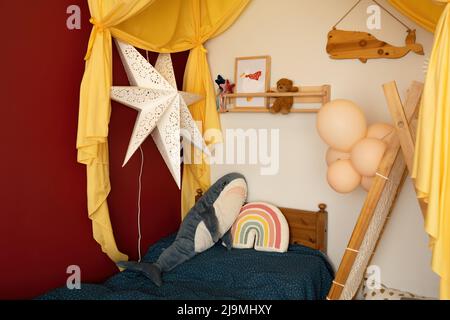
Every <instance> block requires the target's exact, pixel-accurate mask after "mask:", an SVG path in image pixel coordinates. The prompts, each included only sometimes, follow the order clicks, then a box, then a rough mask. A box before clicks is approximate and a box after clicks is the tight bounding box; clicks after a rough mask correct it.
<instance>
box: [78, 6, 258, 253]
mask: <svg viewBox="0 0 450 320" xmlns="http://www.w3.org/2000/svg"><path fill="white" fill-rule="evenodd" d="M249 1H250V0H227V1H219V0H88V3H89V9H90V12H91V16H92V18H91V20H90V21H91V23H92V24H93V29H92V32H91V37H90V39H89V44H88V49H87V53H86V66H85V73H84V76H83V80H82V83H81V89H80V110H79V120H78V136H77V149H78V161H79V162H80V163H82V164H85V165H86V168H87V199H88V213H89V218H90V219H91V220H92V228H93V235H94V239H95V240H96V241H97V242H98V243H99V244H100V245H101V247H102V250H103V252H105V253H106V254H107V255H108V256H109V257H110V258H111V259H112V260H113V261H120V260H127V259H128V258H127V256H126V255H124V254H122V253H121V252H120V251H119V250H118V248H117V245H116V242H115V240H114V235H113V230H112V226H111V221H110V217H109V211H108V204H107V197H108V195H109V192H110V190H111V185H110V180H109V156H108V140H107V138H108V125H109V120H110V115H111V103H110V88H111V84H112V39H111V36H114V37H116V38H118V39H120V40H123V41H125V42H128V43H130V44H132V45H135V46H137V47H140V48H142V49H146V50H150V51H156V52H178V51H185V50H190V49H192V50H191V53H190V56H189V61H188V65H187V68H186V77H185V81H186V83H185V90H188V91H191V92H195V93H199V94H201V95H203V96H205V97H206V99H205V100H204V101H203V102H200V103H198V104H196V105H194V106H192V107H191V112H192V115H193V117H194V119H196V120H199V121H202V123H203V130H204V131H205V130H207V129H211V128H213V129H214V128H216V129H220V122H219V117H218V114H217V111H216V109H215V108H216V107H215V100H214V89H213V84H212V78H211V75H210V72H209V66H208V62H207V56H206V50H205V48H204V47H203V44H204V43H205V41H207V40H208V39H211V38H213V37H215V36H217V35H219V34H220V33H222V32H223V31H225V30H226V29H227V28H228V27H229V26H230V25H231V24H232V23H233V22H234V21H235V20H236V18H237V17H238V16H239V15H240V13H241V12H242V10H243V9H244V8H245V6H246V5H247V4H248V2H249ZM217 140H218V141H220V137H218V139H217ZM218 141H213V140H210V141H208V142H209V143H210V144H212V143H215V142H218ZM185 169H186V170H185V174H184V176H183V212H186V211H187V210H188V209H189V208H190V206H191V205H192V204H193V202H194V197H195V189H196V188H197V187H201V188H203V189H206V188H207V187H208V186H209V184H210V181H209V167H208V166H207V165H206V164H205V163H203V164H201V165H193V166H190V165H186V168H185Z"/></svg>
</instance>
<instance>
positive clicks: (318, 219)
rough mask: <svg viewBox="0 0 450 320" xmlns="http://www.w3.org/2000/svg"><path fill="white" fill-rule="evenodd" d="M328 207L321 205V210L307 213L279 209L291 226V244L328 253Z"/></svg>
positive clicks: (304, 211)
mask: <svg viewBox="0 0 450 320" xmlns="http://www.w3.org/2000/svg"><path fill="white" fill-rule="evenodd" d="M326 208H327V206H326V205H325V204H323V203H321V204H319V210H318V211H316V212H314V211H307V210H298V209H290V208H279V209H280V210H281V212H283V214H284V216H285V217H286V220H287V221H288V224H289V234H290V243H291V244H300V245H303V246H305V247H309V248H312V249H316V250H320V251H322V252H323V253H325V254H326V253H327V229H328V227H327V226H328V212H327V211H326Z"/></svg>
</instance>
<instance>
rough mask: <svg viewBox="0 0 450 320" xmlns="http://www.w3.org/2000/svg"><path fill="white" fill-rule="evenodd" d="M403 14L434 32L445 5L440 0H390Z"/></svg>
mask: <svg viewBox="0 0 450 320" xmlns="http://www.w3.org/2000/svg"><path fill="white" fill-rule="evenodd" d="M389 2H390V4H391V5H392V6H393V7H394V8H396V9H397V10H398V11H400V12H401V13H402V14H404V15H405V16H407V17H408V18H410V19H411V20H413V21H414V22H416V23H417V24H418V25H420V26H421V27H423V28H425V29H426V30H428V31H430V32H434V30H435V29H436V25H437V23H438V20H439V18H440V17H441V14H442V10H443V6H442V5H440V4H439V3H438V0H389Z"/></svg>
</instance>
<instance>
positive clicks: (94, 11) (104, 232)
mask: <svg viewBox="0 0 450 320" xmlns="http://www.w3.org/2000/svg"><path fill="white" fill-rule="evenodd" d="M153 1H154V0H129V1H121V0H108V1H101V0H89V1H88V3H89V10H90V12H91V16H92V18H91V23H92V24H93V25H94V26H93V29H92V32H91V37H90V39H89V44H88V51H87V54H86V60H87V61H86V66H85V72H84V76H83V80H82V82H81V89H80V109H79V119H78V136H77V149H78V162H80V163H83V164H85V165H86V167H87V200H88V214H89V218H90V219H91V220H92V229H93V235H94V239H95V240H96V241H97V242H98V243H99V244H100V245H101V248H102V250H103V252H105V253H106V254H107V255H108V256H109V258H110V259H112V260H113V261H120V260H127V259H128V257H127V256H126V255H124V254H122V253H121V252H120V251H119V250H118V248H117V245H116V242H115V240H114V236H113V231H112V226H111V221H110V218H109V211H108V204H107V200H106V199H107V197H108V195H109V192H110V190H111V185H110V181H109V156H108V140H107V139H108V124H109V118H110V114H111V104H110V96H109V93H110V88H111V83H112V65H111V62H112V43H111V42H112V41H111V33H110V31H111V28H113V27H114V26H115V25H117V24H119V23H121V22H123V21H125V20H127V19H129V18H130V17H132V16H133V15H135V14H137V13H139V12H140V11H141V10H143V9H145V8H146V7H148V6H149V5H150V4H151V3H152V2H153Z"/></svg>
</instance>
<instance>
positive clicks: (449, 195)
mask: <svg viewBox="0 0 450 320" xmlns="http://www.w3.org/2000/svg"><path fill="white" fill-rule="evenodd" d="M440 1H441V2H446V3H447V5H446V7H445V9H444V12H443V13H442V16H441V18H440V20H439V23H438V24H437V27H436V32H435V40H434V46H433V51H432V53H431V57H430V65H429V68H428V74H427V78H426V81H425V89H424V93H423V99H422V105H421V109H420V114H419V127H418V133H417V144H416V152H415V161H414V170H413V173H412V176H413V178H414V179H415V184H416V187H417V190H418V191H419V197H421V198H424V199H425V201H426V202H427V203H428V212H427V215H426V219H425V229H426V231H427V233H428V234H429V235H430V246H431V249H432V251H433V259H432V268H433V271H435V272H436V273H437V274H438V275H440V277H441V290H440V291H441V293H440V296H441V299H446V300H448V299H450V76H449V72H450V4H448V3H449V2H450V0H445V1H443V0H440Z"/></svg>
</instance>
